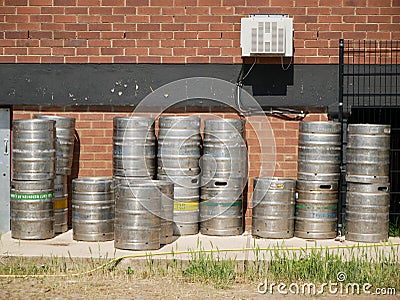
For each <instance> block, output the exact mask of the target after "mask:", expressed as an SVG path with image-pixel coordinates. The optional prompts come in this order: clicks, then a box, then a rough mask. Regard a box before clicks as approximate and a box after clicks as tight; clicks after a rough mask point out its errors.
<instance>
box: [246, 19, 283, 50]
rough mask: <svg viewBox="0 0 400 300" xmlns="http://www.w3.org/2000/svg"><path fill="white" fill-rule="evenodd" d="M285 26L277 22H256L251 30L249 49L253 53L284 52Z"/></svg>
mask: <svg viewBox="0 0 400 300" xmlns="http://www.w3.org/2000/svg"><path fill="white" fill-rule="evenodd" d="M285 38H286V37H285V28H284V27H282V26H279V24H278V22H271V21H267V22H258V24H257V27H255V28H252V30H251V51H252V52H253V53H277V54H283V53H284V52H285Z"/></svg>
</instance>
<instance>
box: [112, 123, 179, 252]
mask: <svg viewBox="0 0 400 300" xmlns="http://www.w3.org/2000/svg"><path fill="white" fill-rule="evenodd" d="M154 121H155V120H154V118H150V117H142V116H133V117H117V118H114V137H113V150H114V151H113V168H114V172H113V174H114V182H115V223H114V235H115V239H114V244H115V247H116V248H120V249H128V250H154V249H158V248H160V245H161V244H168V243H171V242H172V238H173V224H172V214H173V184H172V183H170V182H164V181H160V180H152V179H153V178H154V176H155V172H156V168H155V167H156V164H155V157H156V154H155V151H156V136H155V126H154V125H155V124H154ZM156 194H157V195H156Z"/></svg>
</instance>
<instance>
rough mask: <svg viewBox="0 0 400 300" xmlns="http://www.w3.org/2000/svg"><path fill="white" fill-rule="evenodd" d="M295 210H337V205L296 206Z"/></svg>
mask: <svg viewBox="0 0 400 300" xmlns="http://www.w3.org/2000/svg"><path fill="white" fill-rule="evenodd" d="M296 208H300V209H307V210H308V209H310V210H323V209H327V210H332V209H337V205H331V206H313V205H296Z"/></svg>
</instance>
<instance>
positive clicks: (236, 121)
mask: <svg viewBox="0 0 400 300" xmlns="http://www.w3.org/2000/svg"><path fill="white" fill-rule="evenodd" d="M204 122H207V123H244V120H242V119H232V118H218V119H207V120H204Z"/></svg>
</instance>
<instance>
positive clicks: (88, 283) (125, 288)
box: [0, 276, 400, 300]
mask: <svg viewBox="0 0 400 300" xmlns="http://www.w3.org/2000/svg"><path fill="white" fill-rule="evenodd" d="M107 277H109V278H107ZM0 287H1V288H0V299H7V300H8V299H143V300H147V299H308V298H309V297H308V296H294V295H287V296H283V295H277V294H274V295H271V294H266V295H263V294H259V293H258V292H257V286H256V285H254V284H237V285H234V286H233V287H231V288H229V289H222V290H221V289H215V288H213V287H212V286H209V285H204V284H197V283H188V282H184V281H181V280H176V278H168V277H165V278H154V279H137V278H129V277H125V278H123V277H121V276H118V277H114V278H113V277H112V276H103V278H98V277H96V276H85V277H83V278H63V279H59V278H58V279H56V278H44V279H38V278H20V279H0ZM334 298H335V299H336V298H338V297H337V296H320V297H315V299H334ZM339 298H343V299H353V298H354V296H339ZM356 298H358V299H371V300H372V299H400V297H399V296H388V297H382V296H380V297H379V296H372V295H371V296H365V295H364V296H358V297H356Z"/></svg>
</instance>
